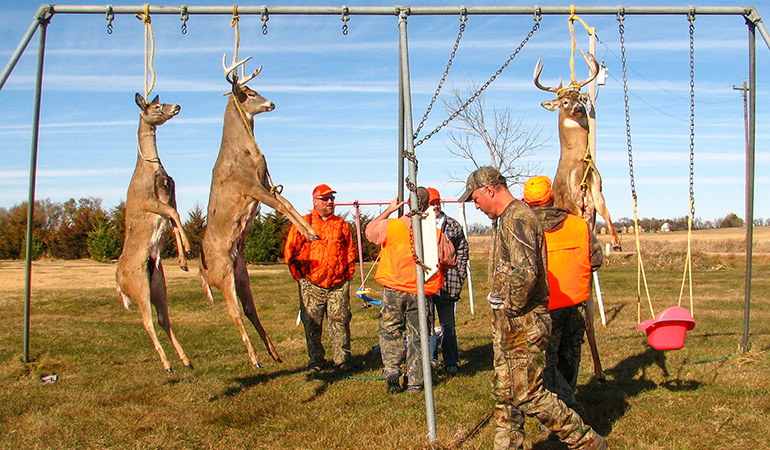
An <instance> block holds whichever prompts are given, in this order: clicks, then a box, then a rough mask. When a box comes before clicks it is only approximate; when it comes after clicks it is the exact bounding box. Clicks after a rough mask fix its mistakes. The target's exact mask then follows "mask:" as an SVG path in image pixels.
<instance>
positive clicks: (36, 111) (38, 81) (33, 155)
mask: <svg viewBox="0 0 770 450" xmlns="http://www.w3.org/2000/svg"><path fill="white" fill-rule="evenodd" d="M49 20H50V16H46V15H44V16H41V17H39V18H38V21H39V24H40V25H39V26H40V35H39V38H40V40H39V43H38V48H37V71H36V72H35V103H34V105H33V112H32V148H31V150H30V159H29V200H28V201H29V205H27V243H26V244H27V246H26V261H25V266H24V363H29V311H30V292H31V289H30V288H31V284H32V283H31V282H32V224H33V219H34V213H35V179H36V177H37V143H38V135H39V132H40V102H41V100H40V97H41V92H42V88H43V58H44V56H45V35H46V30H47V28H46V27H47V26H48V21H49Z"/></svg>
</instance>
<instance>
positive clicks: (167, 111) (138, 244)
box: [115, 94, 192, 372]
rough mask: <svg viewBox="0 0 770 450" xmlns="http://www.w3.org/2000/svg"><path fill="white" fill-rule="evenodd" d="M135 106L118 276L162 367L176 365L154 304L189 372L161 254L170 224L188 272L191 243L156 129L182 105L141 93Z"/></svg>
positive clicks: (120, 291) (121, 289)
mask: <svg viewBox="0 0 770 450" xmlns="http://www.w3.org/2000/svg"><path fill="white" fill-rule="evenodd" d="M136 104H137V105H138V106H139V109H140V110H141V113H140V116H139V131H138V132H137V135H138V138H139V145H138V152H137V153H138V154H137V157H136V168H135V169H134V174H133V176H132V177H131V183H130V184H129V186H128V194H127V196H126V232H125V233H126V236H125V241H124V242H123V252H122V253H121V255H120V258H119V259H118V269H117V273H116V276H115V278H116V281H117V288H118V294H120V296H121V298H122V299H123V305H124V306H125V307H126V309H129V308H130V307H131V305H132V303H136V304H137V305H138V307H139V311H140V312H141V314H142V324H143V325H144V328H145V329H146V330H147V333H149V335H150V338H151V339H152V343H153V345H154V346H155V350H156V351H157V352H158V355H159V356H160V360H161V362H162V363H163V367H164V368H165V369H166V370H167V371H169V372H171V371H172V370H171V364H169V362H168V358H166V353H165V352H164V351H163V347H161V345H160V342H158V337H157V335H156V334H155V328H154V327H153V324H152V306H151V305H154V306H155V310H156V311H157V313H158V324H159V325H160V326H161V328H163V329H164V330H165V331H166V333H167V334H168V336H169V338H170V339H171V343H172V344H173V346H174V349H175V350H176V352H177V354H178V355H179V359H181V360H182V364H184V365H185V367H188V368H192V364H190V361H189V360H188V359H187V356H186V355H185V352H184V350H182V346H181V345H180V344H179V342H178V341H177V340H176V337H175V336H174V333H173V332H172V331H171V323H170V321H169V316H168V298H167V297H166V279H165V276H164V274H163V265H162V264H161V254H160V253H161V251H162V250H163V246H164V244H165V232H166V230H167V229H168V227H169V221H171V226H172V227H173V232H174V236H175V239H176V245H177V251H178V255H179V264H180V266H181V267H182V270H185V271H186V270H187V260H186V258H185V251H188V252H189V251H190V242H189V241H188V239H187V235H186V234H185V232H184V230H183V229H182V223H181V220H180V218H179V213H178V212H177V210H176V194H175V192H174V180H173V179H172V178H171V177H170V176H169V175H168V174H167V173H166V171H165V169H164V168H163V164H161V162H160V158H159V157H158V147H157V145H156V139H155V129H156V128H157V127H158V126H160V125H162V124H164V123H166V122H167V121H168V120H169V119H171V118H172V117H174V116H176V115H177V114H179V110H180V107H179V105H172V104H165V103H160V102H159V99H158V96H155V98H154V99H153V100H152V102H150V103H147V100H145V99H144V97H142V96H141V95H140V94H136Z"/></svg>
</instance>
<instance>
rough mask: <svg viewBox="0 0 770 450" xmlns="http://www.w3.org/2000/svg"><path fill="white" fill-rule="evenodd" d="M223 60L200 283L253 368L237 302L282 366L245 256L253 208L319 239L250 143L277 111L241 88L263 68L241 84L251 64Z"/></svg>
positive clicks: (255, 362) (254, 357)
mask: <svg viewBox="0 0 770 450" xmlns="http://www.w3.org/2000/svg"><path fill="white" fill-rule="evenodd" d="M225 58H226V56H225V57H223V59H222V67H223V68H224V71H225V79H226V80H227V81H228V83H230V85H231V86H232V91H231V92H230V98H229V99H228V101H227V106H226V108H225V117H224V126H223V129H222V144H221V147H220V149H219V156H218V158H217V161H216V163H215V165H214V169H213V172H212V178H211V191H210V193H209V204H208V217H207V219H206V221H207V224H206V231H205V234H204V237H203V242H202V254H201V269H200V278H201V283H202V284H203V287H204V288H205V290H206V294H207V295H208V297H209V300H210V301H212V302H213V301H214V297H213V295H212V293H211V287H210V286H214V287H216V288H218V289H219V290H220V291H222V294H223V295H224V298H225V301H226V303H227V311H228V313H229V315H230V318H231V319H232V320H233V322H234V323H235V325H236V327H237V328H238V332H239V333H240V335H241V340H243V342H244V343H245V344H246V349H247V351H248V354H249V359H250V360H251V363H252V364H253V365H254V366H256V367H261V366H262V365H261V363H260V362H259V359H258V358H257V355H256V353H255V352H254V348H253V346H252V345H251V341H250V340H249V336H248V334H246V329H245V328H244V326H243V321H242V320H241V316H240V313H239V311H238V300H240V302H241V306H242V307H243V312H244V313H245V314H246V317H248V318H249V320H250V321H251V323H252V324H253V325H254V328H256V330H257V332H258V333H259V336H260V337H261V338H262V341H263V342H264V343H265V346H266V347H267V351H268V352H269V353H270V356H271V357H272V358H273V359H274V360H276V361H278V362H280V361H281V359H280V357H279V356H278V352H277V351H276V349H275V346H274V345H273V342H272V341H271V340H270V338H269V337H268V335H267V333H266V332H265V329H264V328H263V327H262V324H261V323H260V321H259V317H258V316H257V310H256V308H255V306H254V297H253V295H252V292H251V286H250V283H249V273H248V270H247V269H246V261H245V259H244V256H243V245H244V239H245V238H246V234H247V233H248V231H249V228H250V227H251V224H252V221H253V220H254V215H255V213H256V211H257V206H258V205H259V204H260V202H261V203H264V204H266V205H267V206H269V207H271V208H273V209H274V210H276V211H278V212H280V213H282V214H284V215H285V216H286V217H287V218H288V219H289V220H290V221H291V222H292V223H293V224H294V225H296V226H297V229H298V230H299V231H300V233H302V234H303V235H304V236H305V237H306V238H307V239H316V238H317V235H316V233H315V232H314V231H313V229H312V228H311V226H310V225H309V224H308V223H307V222H306V221H305V220H304V219H303V218H302V216H301V215H300V214H299V213H298V212H297V210H296V209H294V207H293V206H292V205H291V203H289V201H288V200H286V199H285V198H284V197H282V196H281V194H280V189H279V187H274V186H272V183H271V180H270V174H269V173H268V170H267V163H266V161H265V157H264V155H263V154H262V153H261V151H260V149H259V147H258V146H257V143H256V141H255V139H254V116H256V115H257V114H260V113H263V112H266V111H272V110H273V109H275V104H273V102H271V101H269V100H267V99H265V98H264V97H262V96H261V95H259V94H258V93H256V92H254V91H253V90H252V89H250V88H248V87H246V86H245V85H246V83H247V82H248V81H250V80H251V79H252V78H254V77H255V76H257V75H258V74H259V72H260V71H261V70H262V68H261V67H260V68H259V69H257V70H256V71H254V73H253V74H251V75H250V76H248V77H245V76H244V77H242V79H241V80H239V79H238V75H237V73H236V71H237V68H238V67H239V66H241V67H242V66H243V65H244V64H245V63H246V62H247V61H248V60H249V59H251V58H250V57H249V58H246V59H245V60H243V61H240V62H233V64H232V65H231V66H229V67H228V66H226V65H225ZM241 70H242V71H243V69H241Z"/></svg>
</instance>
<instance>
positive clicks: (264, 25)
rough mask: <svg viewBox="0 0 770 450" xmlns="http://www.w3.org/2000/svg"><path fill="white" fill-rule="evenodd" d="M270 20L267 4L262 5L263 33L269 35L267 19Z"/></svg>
mask: <svg viewBox="0 0 770 450" xmlns="http://www.w3.org/2000/svg"><path fill="white" fill-rule="evenodd" d="M268 20H270V16H269V15H268V13H267V6H263V7H262V34H263V35H265V36H267V21H268Z"/></svg>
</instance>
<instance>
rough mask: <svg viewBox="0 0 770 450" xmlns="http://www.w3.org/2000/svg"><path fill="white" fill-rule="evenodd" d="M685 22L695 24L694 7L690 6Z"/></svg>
mask: <svg viewBox="0 0 770 450" xmlns="http://www.w3.org/2000/svg"><path fill="white" fill-rule="evenodd" d="M687 20H689V21H690V23H693V22H695V7H694V6H690V11H689V12H688V13H687Z"/></svg>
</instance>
